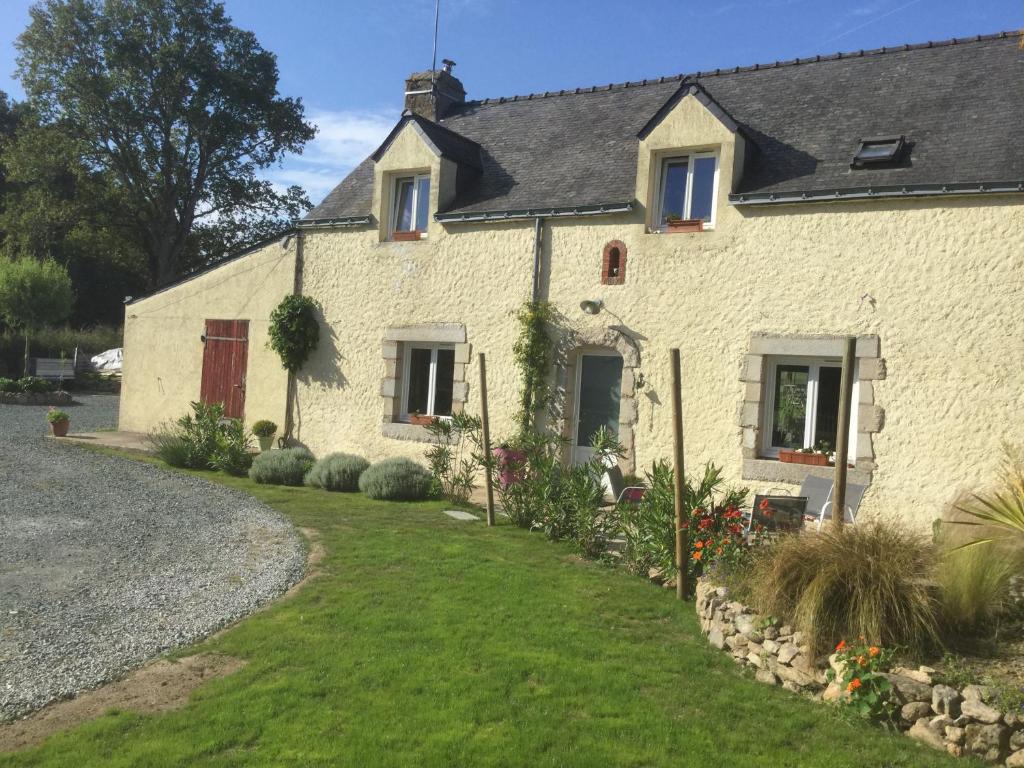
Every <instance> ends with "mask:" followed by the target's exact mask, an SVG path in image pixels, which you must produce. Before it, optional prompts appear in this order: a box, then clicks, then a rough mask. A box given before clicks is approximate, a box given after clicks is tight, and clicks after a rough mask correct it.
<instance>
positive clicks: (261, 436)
mask: <svg viewBox="0 0 1024 768" xmlns="http://www.w3.org/2000/svg"><path fill="white" fill-rule="evenodd" d="M276 432H277V424H275V423H274V422H272V421H269V420H267V419H260V420H259V421H257V422H256V423H255V424H253V425H252V433H253V434H254V435H256V439H257V440H259V442H260V450H261V451H269V450H270V449H271V448H272V447H273V445H274V434H275V433H276Z"/></svg>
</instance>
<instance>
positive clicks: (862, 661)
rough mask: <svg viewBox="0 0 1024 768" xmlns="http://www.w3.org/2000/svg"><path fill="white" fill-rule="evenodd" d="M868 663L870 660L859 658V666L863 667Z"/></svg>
mask: <svg viewBox="0 0 1024 768" xmlns="http://www.w3.org/2000/svg"><path fill="white" fill-rule="evenodd" d="M867 663H868V660H867V659H865V658H864V657H863V656H858V657H857V664H859V665H860V666H862V667H863V666H864V665H865V664H867Z"/></svg>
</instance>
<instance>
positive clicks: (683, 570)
mask: <svg viewBox="0 0 1024 768" xmlns="http://www.w3.org/2000/svg"><path fill="white" fill-rule="evenodd" d="M672 441H673V450H674V454H675V455H674V457H673V458H674V460H673V462H672V471H673V481H674V482H673V485H674V486H675V508H676V570H677V573H676V597H677V598H679V599H680V600H683V599H685V598H686V594H687V591H688V587H689V585H688V584H687V574H688V571H689V569H690V563H689V554H690V540H689V533H688V531H687V530H686V529H685V528H683V522H684V521H685V520H686V514H685V512H684V510H683V482H684V478H685V475H684V473H683V385H682V377H681V375H680V372H679V350H678V349H677V348H673V349H672Z"/></svg>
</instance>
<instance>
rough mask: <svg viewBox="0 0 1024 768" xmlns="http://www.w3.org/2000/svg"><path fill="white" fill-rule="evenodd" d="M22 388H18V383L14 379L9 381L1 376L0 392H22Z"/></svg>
mask: <svg viewBox="0 0 1024 768" xmlns="http://www.w3.org/2000/svg"><path fill="white" fill-rule="evenodd" d="M20 391H21V387H19V386H18V382H16V381H15V380H14V379H8V378H5V377H3V376H0V392H9V393H10V392H20Z"/></svg>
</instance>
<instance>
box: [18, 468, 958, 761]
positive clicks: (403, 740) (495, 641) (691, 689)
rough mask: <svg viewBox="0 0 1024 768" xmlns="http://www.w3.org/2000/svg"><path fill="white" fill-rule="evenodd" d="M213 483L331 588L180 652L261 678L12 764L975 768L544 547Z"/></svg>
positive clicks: (113, 724)
mask: <svg viewBox="0 0 1024 768" xmlns="http://www.w3.org/2000/svg"><path fill="white" fill-rule="evenodd" d="M209 477H210V478H211V479H212V480H215V481H217V482H223V483H225V484H227V485H230V486H233V487H235V488H240V489H243V490H246V491H249V492H251V493H253V494H254V495H256V496H258V497H259V498H261V499H263V500H264V501H266V502H267V503H269V504H271V505H272V506H274V507H276V508H277V509H279V510H281V511H282V512H283V513H284V514H285V515H287V516H288V517H289V518H290V519H291V520H293V521H294V522H295V523H296V524H297V525H299V526H303V527H310V528H315V529H317V530H318V531H319V532H320V535H321V543H322V544H323V545H324V547H325V548H326V556H325V557H324V559H323V561H322V563H321V565H320V568H321V569H322V571H323V575H321V576H320V577H319V578H316V579H313V580H312V581H310V582H309V583H308V584H307V585H306V586H305V587H304V588H303V589H302V590H301V591H300V592H299V593H298V594H297V595H295V596H294V597H292V598H290V599H286V600H283V601H281V602H279V603H278V604H277V605H276V606H274V607H273V608H271V609H270V610H267V611H264V612H262V613H260V614H258V615H256V616H254V617H252V618H250V619H248V620H246V621H243V622H242V623H240V624H239V625H237V626H236V627H235V628H233V629H232V630H231V631H229V632H226V633H224V634H223V635H221V636H220V637H218V638H217V639H216V640H212V641H209V642H207V643H204V644H201V645H199V646H197V647H196V648H194V649H189V652H193V651H197V652H198V651H217V652H220V653H225V654H230V655H233V656H238V657H241V658H244V659H247V660H248V661H249V664H248V666H247V667H245V668H244V669H243V670H241V671H240V672H238V673H236V674H234V675H231V676H229V677H226V678H223V679H220V680H216V681H214V682H211V683H209V684H207V685H205V686H204V687H202V688H200V689H199V690H198V691H197V692H196V693H195V694H194V695H193V697H192V700H191V702H190V703H189V704H188V706H186V707H185V708H184V709H182V710H179V711H176V712H170V713H166V714H161V715H151V716H141V715H138V714H133V713H130V712H117V713H108V714H107V715H105V716H104V717H102V718H100V719H99V720H95V721H93V722H91V723H88V724H85V725H83V726H81V727H79V728H77V729H75V730H72V731H70V732H66V733H62V734H59V735H56V736H54V737H52V738H50V739H49V741H47V742H46V743H45V744H43V745H42V746H41V747H39V748H38V749H34V750H31V751H28V752H24V753H19V754H14V755H0V765H24V766H29V765H31V766H58V765H60V766H63V765H66V766H75V767H76V768H77V767H78V766H83V765H103V766H158V765H159V766H162V765H168V766H170V765H175V766H178V765H189V766H191V765H244V766H259V765H288V766H301V765H324V766H334V765H351V766H371V765H408V766H483V765H508V766H527V765H528V766H543V765H552V766H554V765H558V766H561V765H578V766H606V765H607V766H610V765H631V766H656V765H665V766H670V765H671V766H689V767H694V766H705V765H707V766H715V767H716V768H724V767H725V766H757V767H758V768H775V767H778V766H829V767H830V768H833V767H835V766H873V767H874V766H933V765H934V766H938V765H943V766H949V765H964V763H962V762H959V761H953V760H952V759H951V758H947V757H945V756H943V755H941V754H939V753H936V752H932V751H930V750H928V749H926V748H924V747H920V746H918V745H917V744H916V743H914V742H912V741H910V740H909V739H907V738H906V737H904V736H890V735H888V734H887V733H885V732H884V731H883V730H881V729H879V728H874V727H867V726H864V725H852V724H850V723H848V722H845V721H844V720H842V719H840V718H839V717H837V716H836V715H835V714H833V713H832V712H831V711H830V710H829V709H828V708H826V707H824V706H822V705H820V704H815V703H812V702H810V701H806V700H804V699H802V698H800V697H798V696H794V695H792V694H789V693H787V692H785V691H782V690H781V689H772V688H769V687H766V686H764V685H761V684H759V683H756V682H754V681H753V680H752V679H751V678H749V677H747V676H745V675H744V674H743V673H741V672H740V670H739V669H738V668H737V667H736V666H735V665H734V664H733V663H732V662H731V661H730V660H729V659H728V658H726V656H725V655H724V654H722V653H720V652H717V651H714V650H712V649H710V648H709V647H708V646H707V645H706V643H705V642H704V640H703V639H702V638H701V636H700V634H699V631H698V626H697V621H696V619H695V617H694V613H693V606H692V604H690V603H686V604H680V603H678V602H676V601H675V600H674V599H673V596H672V594H671V593H669V592H668V591H666V590H664V589H661V588H659V587H656V586H652V585H651V584H649V583H647V582H646V581H644V580H643V579H639V578H637V577H634V576H630V575H628V574H626V573H625V572H623V571H620V570H616V569H613V568H610V567H607V566H604V565H601V564H598V563H593V562H586V561H582V560H580V559H579V558H578V557H576V556H575V555H574V554H573V552H572V551H571V549H570V548H569V547H568V546H563V545H554V544H549V543H548V542H546V541H545V540H544V538H543V537H542V536H540V535H539V534H529V533H526V532H524V531H521V530H518V529H516V528H513V527H510V526H508V525H503V526H498V527H496V528H492V529H488V528H487V527H486V526H485V525H484V524H483V523H459V522H455V521H452V520H450V519H449V518H447V517H445V516H443V515H442V514H440V510H441V509H443V508H444V505H443V504H440V503H435V502H431V503H423V504H389V503H378V502H372V501H369V500H367V499H365V498H363V497H362V496H359V495H346V494H330V493H327V492H324V491H314V490H311V489H301V488H299V489H292V488H274V487H265V486H257V485H255V484H253V483H250V482H249V481H248V480H233V479H230V478H225V477H222V476H215V475H212V474H211V475H209Z"/></svg>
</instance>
